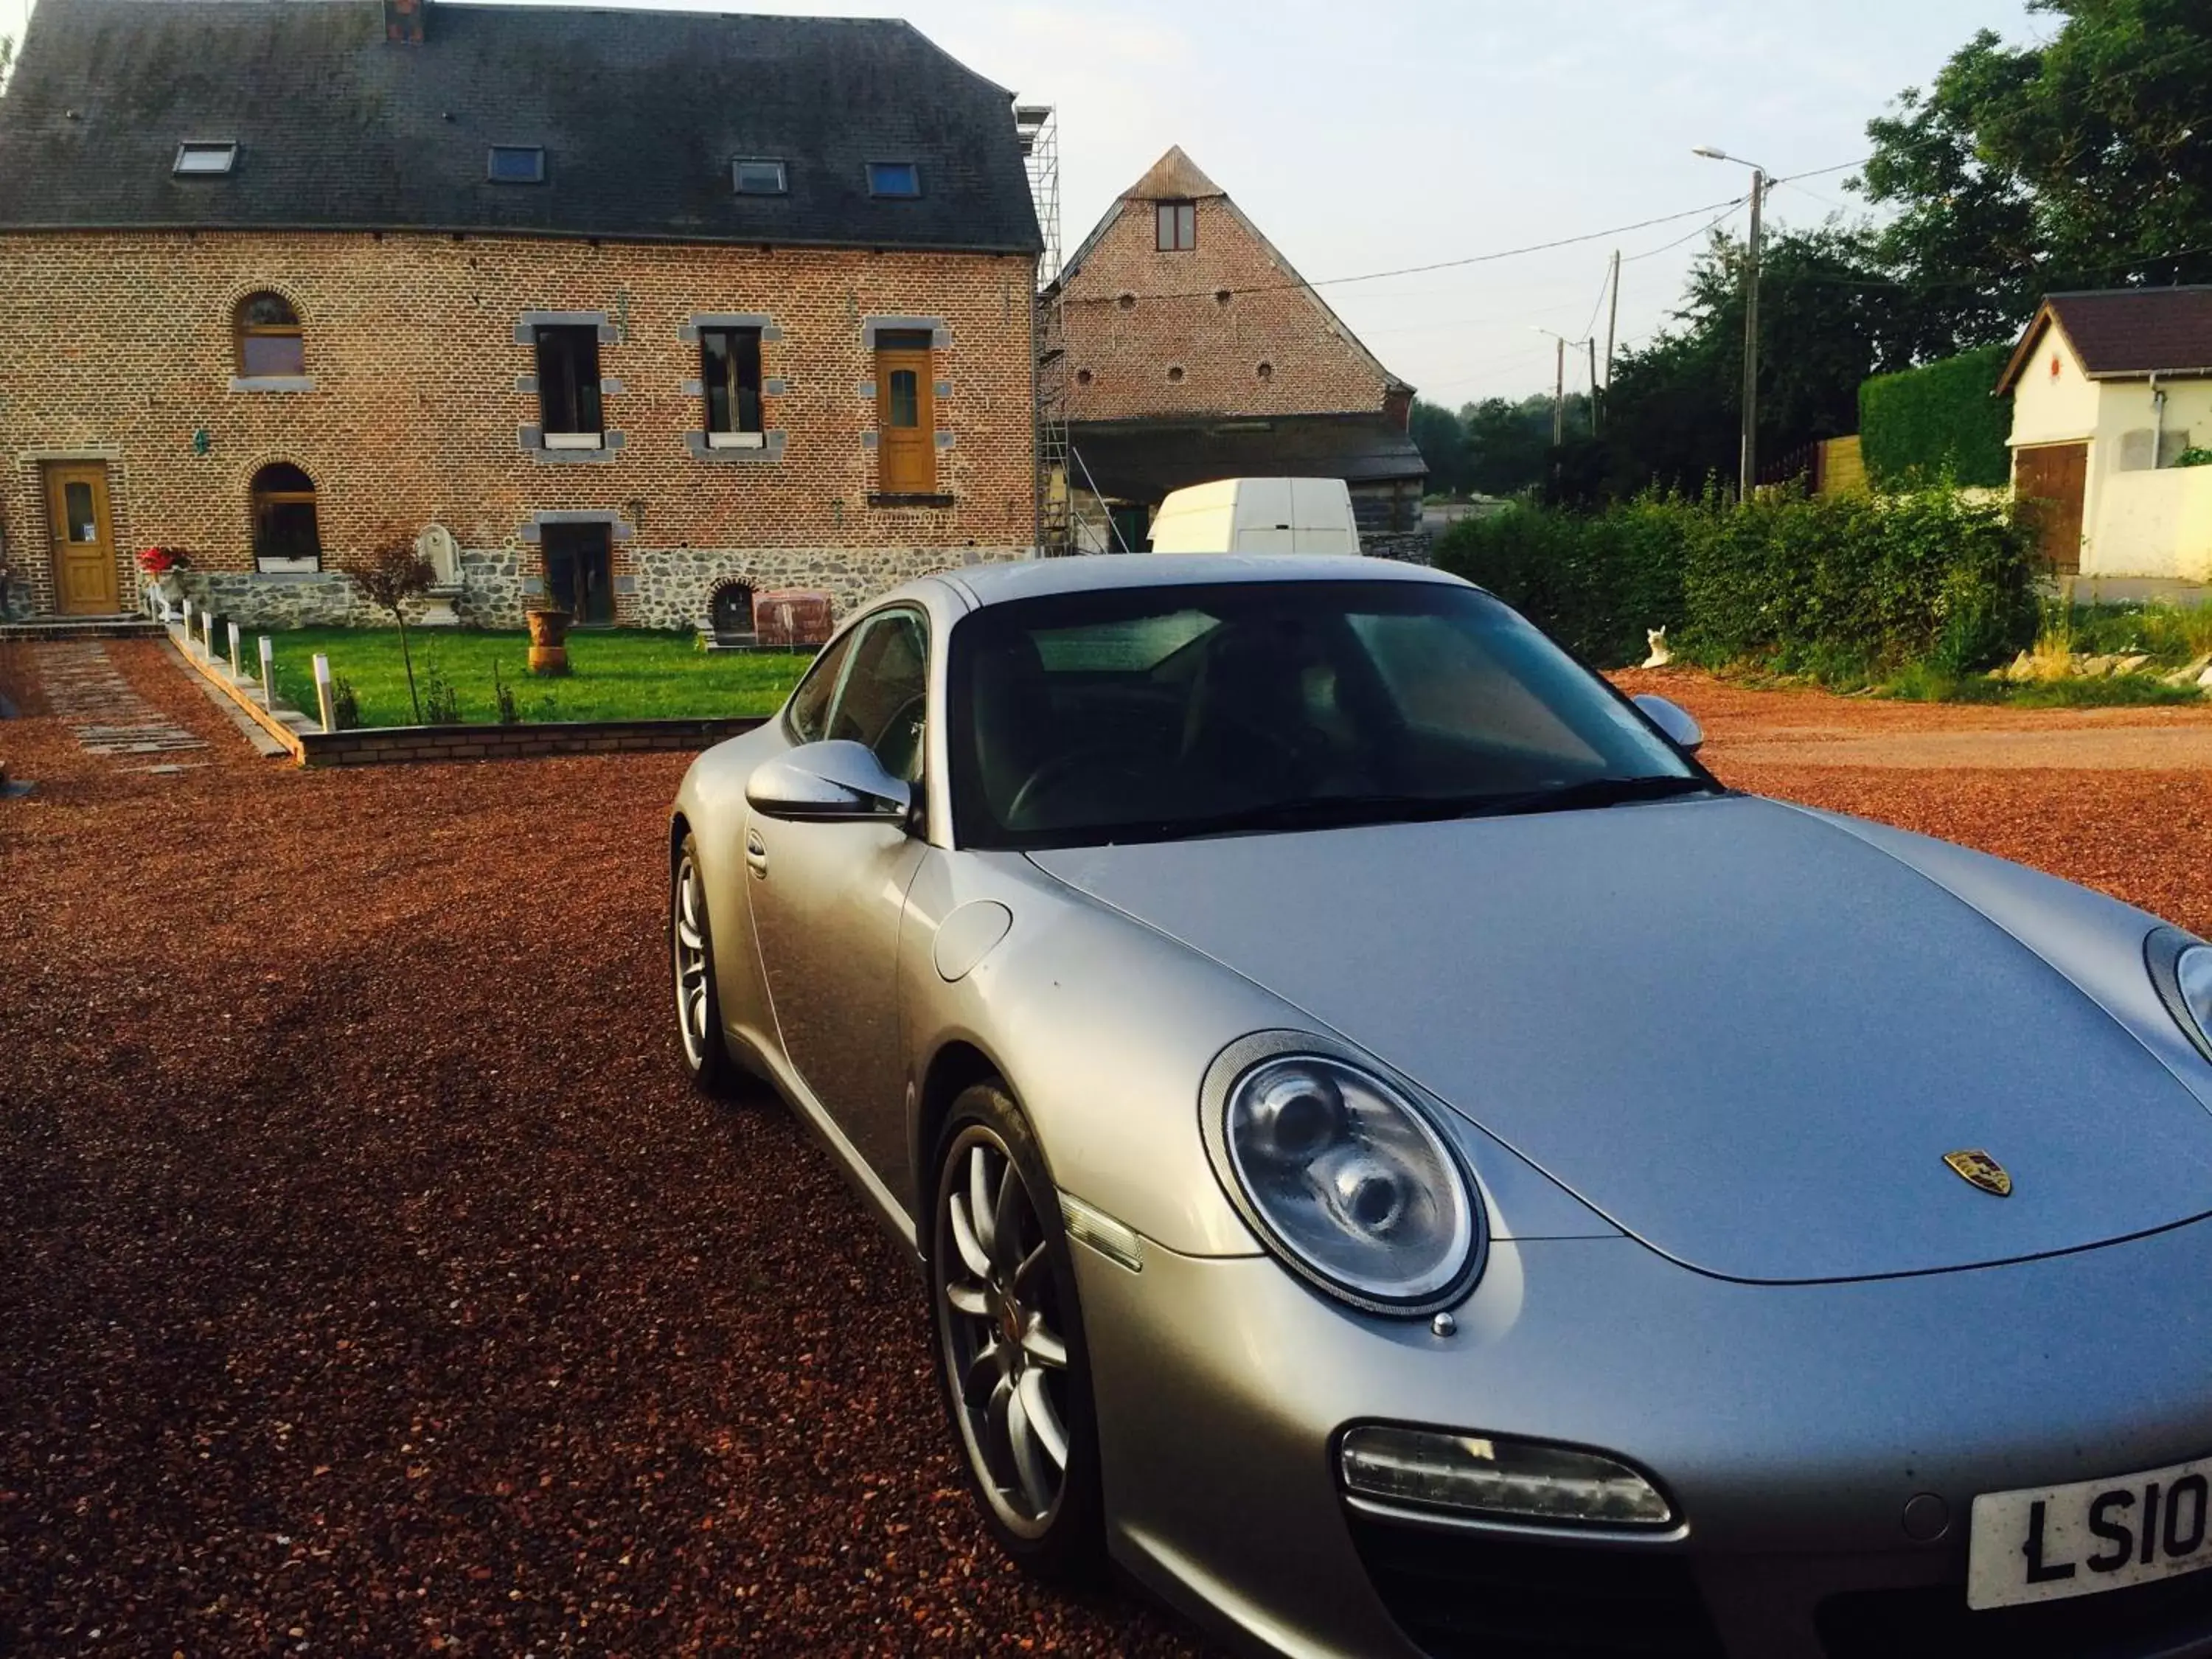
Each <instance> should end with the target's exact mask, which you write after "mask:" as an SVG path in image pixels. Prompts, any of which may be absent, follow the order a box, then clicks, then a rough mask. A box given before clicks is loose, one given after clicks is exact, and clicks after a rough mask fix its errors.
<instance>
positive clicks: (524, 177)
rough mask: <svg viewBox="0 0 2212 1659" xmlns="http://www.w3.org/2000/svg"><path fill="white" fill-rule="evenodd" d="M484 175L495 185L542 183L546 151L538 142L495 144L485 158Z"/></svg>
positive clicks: (543, 180)
mask: <svg viewBox="0 0 2212 1659" xmlns="http://www.w3.org/2000/svg"><path fill="white" fill-rule="evenodd" d="M484 177H485V178H487V179H490V180H491V182H492V183H494V184H495V185H542V184H544V182H545V152H544V149H541V148H539V147H538V145H536V144H494V145H493V146H492V147H491V151H490V154H489V155H487V156H486V157H485V159H484Z"/></svg>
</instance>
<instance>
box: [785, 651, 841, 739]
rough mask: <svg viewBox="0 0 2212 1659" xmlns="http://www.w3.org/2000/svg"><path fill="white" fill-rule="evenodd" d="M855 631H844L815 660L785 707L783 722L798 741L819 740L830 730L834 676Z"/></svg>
mask: <svg viewBox="0 0 2212 1659" xmlns="http://www.w3.org/2000/svg"><path fill="white" fill-rule="evenodd" d="M853 640H854V631H853V630H850V629H848V630H847V632H846V633H845V634H844V635H843V636H842V638H840V639H839V640H838V641H836V643H835V644H833V645H832V646H830V647H829V649H828V650H827V651H824V652H823V653H822V654H821V655H820V656H818V657H817V658H816V659H814V666H813V667H811V668H810V669H808V670H807V671H806V678H805V679H803V680H801V681H799V690H796V691H794V692H793V693H792V694H791V702H790V703H789V704H788V705H787V706H786V708H785V709H784V715H783V718H784V723H785V724H786V725H787V726H789V727H790V729H791V735H792V738H793V740H794V741H796V742H799V743H819V742H821V741H822V739H823V736H824V735H825V734H826V733H827V732H828V731H829V700H830V699H831V698H832V697H833V696H836V691H837V676H838V673H839V671H841V670H842V669H843V667H844V666H845V657H846V654H847V653H848V652H850V651H851V650H852V648H853Z"/></svg>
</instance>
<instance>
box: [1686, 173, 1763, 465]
mask: <svg viewBox="0 0 2212 1659" xmlns="http://www.w3.org/2000/svg"><path fill="white" fill-rule="evenodd" d="M1690 153H1691V154H1692V155H1702V156H1704V157H1705V160H1707V161H1733V162H1735V164H1736V165H1737V166H1738V167H1749V168H1750V169H1751V242H1750V245H1749V247H1748V249H1747V252H1746V254H1745V257H1744V264H1743V454H1742V457H1741V460H1740V461H1739V463H1738V466H1737V473H1736V487H1735V498H1736V500H1738V501H1749V500H1750V499H1751V497H1752V494H1753V491H1755V490H1756V489H1758V488H1759V209H1760V208H1761V207H1762V206H1763V205H1765V200H1766V191H1767V189H1768V187H1769V186H1770V185H1772V184H1773V182H1774V181H1773V179H1771V178H1769V177H1768V176H1767V172H1766V169H1765V167H1761V166H1759V163H1758V162H1756V161H1745V160H1744V159H1743V157H1742V156H1741V155H1729V153H1728V152H1727V151H1726V150H1724V149H1715V148H1713V147H1712V146H1711V145H1709V144H1701V145H1699V147H1698V148H1697V149H1693V150H1692V151H1691V152H1690Z"/></svg>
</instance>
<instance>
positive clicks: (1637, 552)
mask: <svg viewBox="0 0 2212 1659" xmlns="http://www.w3.org/2000/svg"><path fill="white" fill-rule="evenodd" d="M1436 562H1437V565H1438V566H1439V567H1441V568H1444V569H1446V570H1449V571H1451V572H1453V573H1454V574H1457V575H1461V576H1464V577H1466V578H1468V580H1471V581H1476V582H1480V584H1481V585H1482V586H1485V587H1487V588H1489V589H1490V590H1491V591H1492V592H1495V593H1496V594H1498V597H1499V598H1501V599H1504V600H1505V601H1506V602H1507V603H1508V604H1509V605H1513V606H1515V607H1516V609H1518V610H1520V611H1523V612H1524V613H1526V614H1527V615H1528V617H1529V618H1530V619H1531V620H1532V621H1534V622H1535V623H1537V625H1538V626H1540V627H1541V628H1543V629H1545V630H1546V631H1547V632H1548V633H1550V634H1551V635H1552V636H1553V638H1554V639H1556V640H1558V641H1559V642H1560V643H1561V644H1563V645H1565V646H1566V647H1568V648H1569V649H1570V650H1572V651H1574V652H1576V653H1578V654H1579V655H1581V656H1583V657H1584V658H1586V659H1588V660H1589V661H1591V662H1593V663H1595V664H1596V665H1599V666H1601V667H1607V668H1612V667H1620V666H1624V665H1629V664H1632V663H1635V662H1638V661H1640V660H1641V659H1643V657H1644V648H1645V647H1644V629H1647V628H1656V627H1659V626H1661V625H1662V624H1663V625H1667V626H1668V627H1669V628H1670V629H1672V633H1671V635H1670V640H1669V643H1670V644H1672V645H1674V647H1675V649H1676V650H1677V652H1678V653H1680V654H1681V655H1683V656H1685V657H1686V658H1688V659H1692V660H1697V661H1702V662H1705V663H1709V664H1711V665H1723V664H1728V663H1732V662H1752V663H1757V664H1759V665H1762V666H1765V667H1770V668H1773V669H1777V670H1779V671H1784V672H1789V673H1799V674H1808V675H1810V676H1812V677H1814V678H1818V679H1820V680H1824V681H1829V682H1837V681H1853V682H1864V681H1866V680H1869V679H1872V678H1876V677H1878V676H1880V675H1881V674H1883V673H1886V672H1889V671H1894V670H1896V669H1898V668H1900V667H1902V666H1903V665H1905V664H1907V663H1912V662H1925V663H1927V664H1928V665H1930V666H1931V667H1932V668H1934V669H1935V670H1936V671H1938V672H1940V673H1942V674H1947V675H1954V676H1955V675H1962V674H1967V673H1971V672H1973V671H1977V670H1978V669H1982V668H1986V667H1988V666H1990V665H1991V664H1993V663H1995V662H1996V661H1998V660H1999V659H2002V658H2003V657H2005V656H2008V655H2009V654H2010V653H2012V652H2014V651H2015V650H2018V649H2019V648H2020V647H2022V646H2023V645H2025V644H2027V642H2028V641H2031V640H2033V638H2034V637H2035V629H2036V622H2037V611H2036V602H2035V588H2034V567H2033V547H2032V543H2031V539H2030V538H2029V536H2028V534H2027V532H2026V531H2025V530H2024V529H2023V528H2022V527H2021V526H2020V525H2019V524H2017V523H2016V522H2015V520H2014V518H2013V516H2012V514H2011V513H2010V511H2009V509H2008V508H2005V507H1996V506H1985V505H1981V504H1978V503H1975V502H1972V501H1969V500H1967V499H1966V497H1965V496H1963V495H1960V492H1958V491H1957V490H1954V489H1925V490H1918V491H1915V492H1913V493H1911V494H1909V495H1893V496H1866V495H1828V496H1814V497H1809V498H1808V497H1807V496H1804V495H1796V494H1791V493H1787V492H1781V491H1774V492H1766V493H1763V494H1761V495H1759V496H1758V497H1757V498H1756V499H1755V500H1753V501H1750V502H1749V503H1747V504H1745V505H1742V506H1737V505H1735V504H1732V503H1730V502H1729V501H1725V500H1724V499H1723V498H1722V497H1721V496H1719V495H1717V494H1709V495H1707V496H1706V497H1705V499H1704V500H1703V501H1688V500H1685V499H1683V498H1681V497H1680V496H1667V495H1646V496H1644V497H1641V498H1639V499H1638V500H1636V501H1631V502H1627V503H1625V504H1623V505H1621V506H1618V507H1613V508H1610V509H1608V510H1607V511H1606V512H1603V513H1594V514H1582V513H1563V512H1552V511H1546V510H1543V509H1540V508H1535V507H1516V508H1515V509H1514V510H1512V511H1511V512H1509V513H1502V514H1499V515H1498V516H1497V517H1496V518H1492V519H1488V520H1470V521H1468V522H1467V523H1464V524H1462V525H1458V526H1455V527H1454V528H1453V529H1452V530H1451V531H1449V532H1447V533H1446V534H1445V536H1444V537H1443V539H1442V540H1441V541H1439V542H1438V544H1437V553H1436Z"/></svg>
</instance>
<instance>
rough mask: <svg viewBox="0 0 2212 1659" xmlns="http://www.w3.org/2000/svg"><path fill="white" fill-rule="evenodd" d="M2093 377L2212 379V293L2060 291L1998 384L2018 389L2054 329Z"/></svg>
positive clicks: (2038, 316)
mask: <svg viewBox="0 0 2212 1659" xmlns="http://www.w3.org/2000/svg"><path fill="white" fill-rule="evenodd" d="M2047 325H2056V326H2057V329H2058V331H2060V332H2061V333H2062V334H2063V335H2064V336H2065V337H2066V341H2067V343H2068V344H2069V345H2071V346H2072V347H2073V348H2074V355H2075V356H2077V357H2079V358H2080V359H2081V368H2082V372H2083V373H2085V374H2087V375H2088V377H2089V378H2090V379H2091V380H2140V379H2142V378H2144V377H2146V376H2148V375H2151V374H2172V375H2181V376H2205V375H2212V288H2123V289H2103V290H2101V291H2099V292H2096V293H2088V294H2053V295H2049V296H2047V297H2046V298H2045V300H2044V301H2043V303H2042V304H2041V305H2040V306H2039V307H2037V308H2036V313H2035V317H2034V319H2033V321H2031V322H2030V323H2029V324H2028V325H2027V332H2026V333H2025V334H2023V335H2022V336H2021V342H2020V344H2019V346H2018V348H2017V349H2015V351H2014V352H2013V355H2012V361H2011V362H2008V363H2007V364H2006V365H2005V372H2004V374H2003V376H2002V379H2000V380H1998V382H1997V391H1998V392H2000V393H2002V392H2010V391H2011V390H2012V389H2013V386H2014V384H2015V382H2016V381H2017V380H2019V379H2020V376H2021V372H2022V371H2023V370H2024V369H2025V368H2027V362H2028V360H2029V359H2030V358H2031V357H2032V356H2033V355H2034V350H2035V344H2036V342H2037V341H2038V340H2039V339H2040V338H2041V337H2042V334H2043V331H2044V329H2045V327H2046V326H2047Z"/></svg>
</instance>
